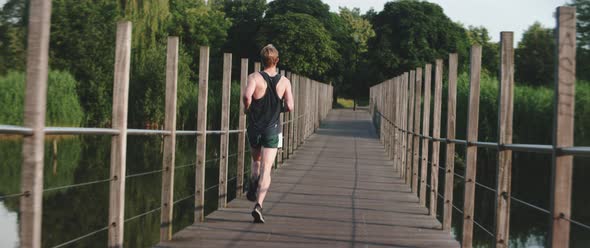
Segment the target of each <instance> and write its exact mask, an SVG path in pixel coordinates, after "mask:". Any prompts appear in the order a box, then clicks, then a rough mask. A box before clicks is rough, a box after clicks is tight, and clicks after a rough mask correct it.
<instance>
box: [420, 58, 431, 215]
mask: <svg viewBox="0 0 590 248" xmlns="http://www.w3.org/2000/svg"><path fill="white" fill-rule="evenodd" d="M431 79H432V65H431V64H426V67H425V68H424V112H423V117H422V135H423V136H424V137H426V136H428V135H429V134H430V93H431V92H432V88H431V86H430V81H431ZM429 142H430V141H429V140H428V138H422V152H421V153H422V154H421V155H422V165H421V171H420V205H421V206H426V179H427V177H428V145H429Z"/></svg>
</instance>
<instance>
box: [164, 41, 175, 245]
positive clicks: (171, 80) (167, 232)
mask: <svg viewBox="0 0 590 248" xmlns="http://www.w3.org/2000/svg"><path fill="white" fill-rule="evenodd" d="M177 82H178V37H168V51H167V56H166V113H165V117H164V129H165V130H168V131H170V135H166V136H164V154H163V159H162V160H163V161H162V203H161V212H160V241H166V240H170V239H172V217H173V215H172V210H173V208H174V205H173V204H174V161H175V152H176V90H177Z"/></svg>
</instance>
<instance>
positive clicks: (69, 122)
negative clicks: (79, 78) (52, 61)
mask: <svg viewBox="0 0 590 248" xmlns="http://www.w3.org/2000/svg"><path fill="white" fill-rule="evenodd" d="M76 85H77V83H76V80H75V79H74V77H72V75H70V74H69V73H67V72H62V71H49V74H48V78H47V111H46V112H47V113H46V121H45V122H46V125H50V126H58V125H65V126H74V127H78V126H80V124H82V121H83V118H84V113H83V111H82V107H81V105H80V101H79V99H78V96H77V94H76ZM24 94H25V73H24V72H17V71H10V72H8V73H7V74H6V75H5V76H0V105H1V106H3V108H0V123H1V124H11V125H22V124H23V111H24V101H25V100H24V99H25V98H24Z"/></svg>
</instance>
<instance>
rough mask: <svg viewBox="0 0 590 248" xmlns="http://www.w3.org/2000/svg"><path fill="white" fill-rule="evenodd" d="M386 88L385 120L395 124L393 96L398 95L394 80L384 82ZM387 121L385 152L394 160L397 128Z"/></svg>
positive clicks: (384, 138)
mask: <svg viewBox="0 0 590 248" xmlns="http://www.w3.org/2000/svg"><path fill="white" fill-rule="evenodd" d="M383 86H384V87H385V92H384V93H385V97H384V100H385V104H384V106H383V110H384V111H383V114H384V115H385V118H384V120H385V119H387V120H390V121H393V122H394V123H395V114H396V113H397V112H396V110H397V109H396V108H397V105H396V104H395V102H394V101H393V99H394V97H393V95H394V94H395V93H396V91H395V90H394V89H395V83H394V80H386V81H385V82H384V85H383ZM387 120H385V122H384V126H383V129H384V132H383V142H384V145H385V151H386V152H387V156H388V157H389V158H391V159H393V158H394V157H395V148H394V147H395V126H394V125H393V124H392V123H389V121H387ZM394 168H395V163H394Z"/></svg>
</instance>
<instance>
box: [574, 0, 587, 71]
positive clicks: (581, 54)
mask: <svg viewBox="0 0 590 248" xmlns="http://www.w3.org/2000/svg"><path fill="white" fill-rule="evenodd" d="M571 5H572V6H574V7H576V12H577V23H576V26H577V27H576V31H577V32H578V39H577V45H578V51H577V53H576V77H577V78H579V79H582V80H590V0H573V1H572V3H571Z"/></svg>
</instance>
